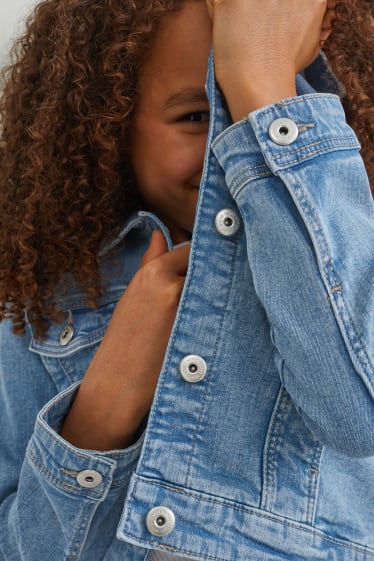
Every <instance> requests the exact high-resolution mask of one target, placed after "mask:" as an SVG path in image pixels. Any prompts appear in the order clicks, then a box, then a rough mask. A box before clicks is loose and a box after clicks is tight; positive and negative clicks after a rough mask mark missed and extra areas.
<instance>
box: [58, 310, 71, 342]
mask: <svg viewBox="0 0 374 561" xmlns="http://www.w3.org/2000/svg"><path fill="white" fill-rule="evenodd" d="M73 337H74V323H73V314H72V312H71V310H69V315H68V321H67V325H65V326H64V327H63V329H62V331H61V333H60V345H61V346H62V347H65V346H66V345H68V344H69V343H70V341H71V340H72V338H73Z"/></svg>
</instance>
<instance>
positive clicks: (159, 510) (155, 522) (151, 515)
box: [146, 506, 175, 537]
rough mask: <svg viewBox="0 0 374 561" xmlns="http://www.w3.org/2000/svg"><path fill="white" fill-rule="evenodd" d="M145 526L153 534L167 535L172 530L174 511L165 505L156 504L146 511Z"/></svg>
mask: <svg viewBox="0 0 374 561" xmlns="http://www.w3.org/2000/svg"><path fill="white" fill-rule="evenodd" d="M146 526H147V529H148V531H149V532H150V533H151V534H153V535H154V536H159V537H162V536H167V535H168V534H170V532H172V531H173V530H174V526H175V516H174V512H173V511H172V510H170V508H167V507H165V506H156V507H155V508H152V510H150V511H149V512H148V514H147V518H146Z"/></svg>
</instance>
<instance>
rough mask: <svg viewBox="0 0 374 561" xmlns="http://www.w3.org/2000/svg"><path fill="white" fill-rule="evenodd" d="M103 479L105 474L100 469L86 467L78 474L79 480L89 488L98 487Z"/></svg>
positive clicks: (80, 483)
mask: <svg viewBox="0 0 374 561" xmlns="http://www.w3.org/2000/svg"><path fill="white" fill-rule="evenodd" d="M102 480H103V476H102V475H101V473H99V472H98V471H95V470H94V469H84V470H83V471H80V472H79V473H78V475H77V481H78V483H79V485H81V486H82V487H86V488H87V489H92V488H94V487H98V485H100V483H101V482H102Z"/></svg>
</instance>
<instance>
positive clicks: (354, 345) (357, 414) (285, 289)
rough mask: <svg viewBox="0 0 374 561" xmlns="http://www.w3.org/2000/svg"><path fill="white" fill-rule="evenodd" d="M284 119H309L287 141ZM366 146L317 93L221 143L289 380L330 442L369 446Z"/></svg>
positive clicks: (256, 116) (372, 235)
mask: <svg viewBox="0 0 374 561" xmlns="http://www.w3.org/2000/svg"><path fill="white" fill-rule="evenodd" d="M280 117H283V118H289V119H291V121H292V122H293V123H296V124H297V125H298V133H299V136H298V138H297V140H294V141H292V142H290V143H289V144H286V145H284V146H281V145H277V144H276V143H275V142H274V141H273V140H272V139H271V138H270V135H269V128H270V127H271V124H272V123H273V122H274V120H275V119H276V118H280ZM358 148H359V145H358V143H357V140H356V138H355V136H354V134H353V132H352V131H351V129H349V127H347V125H346V123H345V120H344V113H343V111H342V108H341V107H340V104H339V100H338V99H337V98H334V97H330V96H320V95H318V94H314V95H312V96H305V97H304V96H303V97H298V98H294V99H292V100H288V101H286V102H284V103H280V104H278V105H277V104H276V105H273V106H269V107H266V108H264V109H263V110H262V111H261V110H260V111H258V112H255V113H253V114H251V116H250V118H249V121H247V122H243V123H240V124H237V125H234V126H233V127H231V128H230V129H227V130H226V131H225V132H224V133H223V134H222V135H221V136H220V137H219V138H218V139H217V140H216V141H215V144H214V146H213V149H214V151H215V153H216V156H217V157H218V159H219V161H220V163H221V165H222V167H223V168H224V170H225V173H226V182H227V184H228V187H229V189H230V191H231V194H232V196H233V197H234V199H235V201H236V202H237V204H238V206H239V208H240V210H241V215H242V217H243V220H244V227H245V231H246V237H247V251H248V259H249V264H250V267H251V271H252V272H253V276H254V281H255V286H256V291H257V293H258V296H259V299H260V300H261V302H262V304H263V306H264V308H265V309H266V313H267V317H268V318H269V321H270V324H271V327H272V335H273V342H274V344H275V345H276V347H277V349H278V352H279V357H278V361H277V364H278V368H279V372H280V376H281V379H282V382H283V384H284V385H285V386H286V388H287V390H288V391H289V393H290V394H291V396H292V398H293V399H294V402H295V403H296V404H297V405H298V406H299V407H300V409H301V412H302V414H304V419H305V421H306V423H307V424H308V425H309V426H310V427H311V428H312V430H313V432H314V433H315V434H316V435H317V436H318V438H319V439H320V440H321V441H322V442H324V443H326V444H328V445H330V446H333V447H334V448H337V449H339V450H341V451H342V452H343V453H346V454H349V455H355V454H357V455H370V454H371V453H373V448H374V442H373V435H372V431H371V430H369V427H370V424H371V426H372V422H374V420H373V412H374V407H373V399H374V372H373V366H372V357H373V349H374V333H373V329H372V317H373V313H374V293H373V291H371V289H370V286H371V284H370V283H368V279H369V278H371V277H372V275H373V274H374V260H373V258H372V249H371V248H372V244H373V243H374V223H373V207H372V198H371V194H370V190H369V185H368V180H367V176H366V174H365V170H364V167H363V164H362V161H361V158H360V156H359V154H358ZM363 294H365V297H363ZM337 388H339V390H338V391H337ZM348 412H349V413H348ZM369 419H371V421H369Z"/></svg>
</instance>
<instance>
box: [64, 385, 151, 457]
mask: <svg viewBox="0 0 374 561" xmlns="http://www.w3.org/2000/svg"><path fill="white" fill-rule="evenodd" d="M129 403H133V400H128V401H127V405H128V404H129ZM116 411H117V407H116V404H115V403H113V400H112V399H111V398H110V396H109V395H108V396H107V395H106V393H105V391H103V390H102V388H97V389H96V390H95V389H92V388H89V387H87V385H84V382H83V383H82V385H81V387H80V389H79V390H78V392H77V395H76V396H75V399H74V401H73V403H72V405H71V407H70V410H69V412H68V414H67V416H66V417H65V420H64V422H63V425H62V428H61V430H60V435H61V436H62V438H64V439H65V440H66V441H67V442H70V443H71V444H73V446H76V447H77V448H82V449H86V450H99V451H108V450H118V449H124V448H127V447H128V446H131V445H132V444H133V443H134V441H135V439H136V436H137V433H138V430H139V426H140V425H141V423H142V420H143V418H144V417H145V414H143V412H141V411H134V410H133V409H132V408H131V407H130V406H126V404H124V406H123V407H122V408H121V414H120V415H117V414H116Z"/></svg>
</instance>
